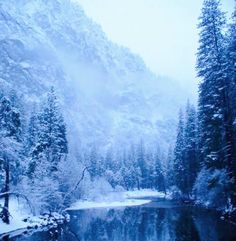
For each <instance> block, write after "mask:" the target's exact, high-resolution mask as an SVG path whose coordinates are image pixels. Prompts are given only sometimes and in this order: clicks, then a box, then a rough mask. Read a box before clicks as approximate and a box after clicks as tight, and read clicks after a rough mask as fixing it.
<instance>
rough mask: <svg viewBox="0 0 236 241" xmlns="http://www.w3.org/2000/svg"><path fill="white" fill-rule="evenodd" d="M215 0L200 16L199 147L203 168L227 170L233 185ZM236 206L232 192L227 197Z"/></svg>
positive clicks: (221, 22) (226, 82)
mask: <svg viewBox="0 0 236 241" xmlns="http://www.w3.org/2000/svg"><path fill="white" fill-rule="evenodd" d="M225 23H226V19H225V16H224V13H222V11H221V10H220V2H219V0H205V1H204V4H203V9H202V16H201V18H200V24H199V28H200V31H201V32H200V47H199V49H198V63H197V70H198V76H199V77H200V78H201V84H200V88H199V129H200V141H199V143H200V150H201V155H200V157H201V159H202V160H203V165H204V166H205V167H206V168H214V169H222V170H223V169H225V168H226V169H227V170H228V174H229V176H230V177H231V178H232V181H233V186H235V169H234V161H233V160H234V156H233V146H234V140H233V135H232V134H233V118H232V109H231V108H230V82H231V81H230V77H229V74H228V70H229V68H228V60H227V54H226V53H227V52H226V38H225V36H224V34H223V33H224V27H225ZM231 200H232V201H233V203H234V205H236V198H235V195H233V196H232V197H231Z"/></svg>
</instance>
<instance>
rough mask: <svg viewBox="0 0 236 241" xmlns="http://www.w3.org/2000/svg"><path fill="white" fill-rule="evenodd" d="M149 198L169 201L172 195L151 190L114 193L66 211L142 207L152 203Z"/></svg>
mask: <svg viewBox="0 0 236 241" xmlns="http://www.w3.org/2000/svg"><path fill="white" fill-rule="evenodd" d="M148 198H166V199H169V198H170V195H165V194H164V193H162V192H158V191H155V190H149V189H143V190H134V191H125V192H113V193H110V194H109V195H107V196H105V197H103V198H99V199H96V200H79V201H77V202H75V203H74V204H72V205H71V207H69V208H67V209H66V210H82V209H91V208H112V207H130V206H140V205H145V204H148V203H150V202H151V201H152V200H151V199H148Z"/></svg>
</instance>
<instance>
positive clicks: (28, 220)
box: [0, 189, 170, 237]
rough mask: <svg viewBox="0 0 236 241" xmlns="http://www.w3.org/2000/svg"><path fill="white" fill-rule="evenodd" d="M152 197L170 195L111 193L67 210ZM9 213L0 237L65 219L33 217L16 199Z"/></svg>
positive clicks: (147, 191) (129, 203)
mask: <svg viewBox="0 0 236 241" xmlns="http://www.w3.org/2000/svg"><path fill="white" fill-rule="evenodd" d="M154 197H155V198H167V199H168V198H170V195H165V194H164V193H162V192H158V191H156V190H150V189H143V190H133V191H123V192H112V193H108V194H107V195H105V196H102V197H99V198H96V199H94V200H78V201H77V202H76V203H74V204H72V205H71V207H69V208H68V210H80V209H91V208H105V207H107V208H111V207H128V206H140V205H144V204H147V203H149V202H151V198H154ZM149 198H150V199H149ZM9 211H10V214H11V217H10V224H5V223H3V222H2V220H1V219H0V237H1V235H2V234H5V233H10V232H13V231H15V230H21V229H22V230H23V229H33V228H35V227H45V226H48V225H57V222H58V221H60V220H63V219H64V218H65V217H63V216H61V215H59V214H58V213H53V214H52V215H51V216H50V217H49V216H48V215H46V216H33V215H32V214H31V213H30V212H29V211H28V210H27V209H26V208H25V207H24V205H23V204H20V203H19V202H18V201H17V199H11V201H10V208H9Z"/></svg>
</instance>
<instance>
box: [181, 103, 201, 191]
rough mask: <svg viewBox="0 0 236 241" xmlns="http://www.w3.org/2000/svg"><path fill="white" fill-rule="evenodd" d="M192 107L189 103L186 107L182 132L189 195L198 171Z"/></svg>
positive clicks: (194, 119) (195, 131) (194, 112)
mask: <svg viewBox="0 0 236 241" xmlns="http://www.w3.org/2000/svg"><path fill="white" fill-rule="evenodd" d="M196 118H197V117H196V111H195V108H194V106H192V105H191V104H190V103H189V102H188V103H187V106H186V125H185V131H184V141H185V150H184V155H185V160H186V166H185V169H186V172H185V175H186V176H187V178H186V190H187V193H188V194H190V193H191V191H192V188H193V185H194V182H195V180H196V177H197V173H198V171H199V164H198V150H197V126H196V125H197V119H196Z"/></svg>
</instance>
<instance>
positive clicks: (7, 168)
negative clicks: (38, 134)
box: [0, 97, 21, 224]
mask: <svg viewBox="0 0 236 241" xmlns="http://www.w3.org/2000/svg"><path fill="white" fill-rule="evenodd" d="M20 143H21V119H20V113H19V111H18V110H17V109H16V108H15V107H14V106H13V105H12V103H11V102H10V100H9V99H7V98H6V97H3V98H2V99H1V101H0V146H1V149H0V162H1V166H2V168H3V171H4V172H5V181H4V188H3V190H2V191H3V192H4V193H6V194H5V198H4V206H3V210H2V211H1V213H0V217H1V218H2V220H3V221H4V222H5V223H7V224H9V222H10V220H9V211H8V209H9V191H10V180H12V176H13V173H14V174H16V172H15V170H16V167H18V166H19V165H18V163H19V160H18V159H19V157H20V148H21V146H20Z"/></svg>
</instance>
